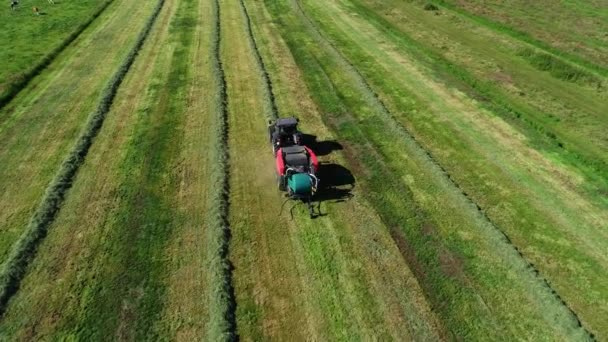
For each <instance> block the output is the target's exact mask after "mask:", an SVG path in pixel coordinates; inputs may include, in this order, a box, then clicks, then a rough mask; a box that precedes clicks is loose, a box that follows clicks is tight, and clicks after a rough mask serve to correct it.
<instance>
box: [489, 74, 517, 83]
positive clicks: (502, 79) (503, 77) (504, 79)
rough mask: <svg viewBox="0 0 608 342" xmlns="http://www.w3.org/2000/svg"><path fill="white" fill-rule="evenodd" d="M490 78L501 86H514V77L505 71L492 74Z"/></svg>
mask: <svg viewBox="0 0 608 342" xmlns="http://www.w3.org/2000/svg"><path fill="white" fill-rule="evenodd" d="M490 78H491V79H493V80H495V81H497V82H498V83H501V84H506V85H512V84H513V77H511V75H509V74H507V73H506V72H504V71H496V72H494V73H492V74H490Z"/></svg>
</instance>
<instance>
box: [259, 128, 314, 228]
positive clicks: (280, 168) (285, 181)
mask: <svg viewBox="0 0 608 342" xmlns="http://www.w3.org/2000/svg"><path fill="white" fill-rule="evenodd" d="M297 124H298V120H297V119H295V118H287V119H278V120H277V121H276V123H274V124H271V125H270V126H269V133H270V141H271V143H272V146H273V152H274V155H275V158H276V168H277V182H278V186H279V190H280V191H287V195H288V199H293V200H301V201H302V202H304V203H306V204H307V205H308V211H309V212H310V216H311V217H314V208H313V205H312V198H313V196H314V194H315V192H316V191H317V187H318V185H319V179H318V178H317V176H316V174H317V171H318V170H319V161H318V160H317V156H316V155H315V153H314V152H313V151H312V150H311V149H310V148H309V147H307V146H303V145H300V144H301V143H302V134H301V133H300V132H298V130H297ZM292 209H293V208H292Z"/></svg>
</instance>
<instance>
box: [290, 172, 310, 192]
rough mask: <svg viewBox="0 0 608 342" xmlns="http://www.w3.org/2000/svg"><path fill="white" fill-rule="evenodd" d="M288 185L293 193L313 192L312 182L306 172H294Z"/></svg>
mask: <svg viewBox="0 0 608 342" xmlns="http://www.w3.org/2000/svg"><path fill="white" fill-rule="evenodd" d="M287 186H288V187H289V190H290V191H291V193H292V194H296V195H309V194H310V193H311V192H312V182H311V181H310V176H309V175H308V174H306V173H296V174H293V175H292V176H291V177H289V179H288V180H287Z"/></svg>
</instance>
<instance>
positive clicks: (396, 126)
mask: <svg viewBox="0 0 608 342" xmlns="http://www.w3.org/2000/svg"><path fill="white" fill-rule="evenodd" d="M293 3H294V4H295V8H296V10H297V11H298V12H299V13H300V14H301V16H302V18H304V20H305V22H306V23H307V25H309V27H310V28H311V30H312V31H313V32H314V34H315V35H316V36H317V38H318V41H319V42H321V43H322V44H324V45H325V46H326V47H328V49H329V52H330V53H332V54H333V55H334V56H335V57H336V58H337V60H338V61H339V62H340V63H342V64H343V65H344V66H345V67H346V69H347V70H350V72H351V73H352V75H353V77H354V78H355V79H357V80H358V82H359V86H360V88H361V89H362V90H363V91H364V92H365V93H366V94H367V95H368V98H369V99H370V100H371V103H373V104H374V105H375V107H376V109H377V110H378V112H380V113H382V114H383V116H382V119H383V120H384V122H385V126H386V127H388V128H390V129H391V130H392V131H393V133H395V135H397V136H399V137H400V138H402V139H404V140H405V141H410V142H411V143H412V144H413V145H414V146H415V148H416V149H417V150H419V151H420V152H421V153H423V154H424V155H425V156H426V158H427V159H428V161H429V162H430V164H431V165H432V166H433V167H435V168H436V169H437V170H439V173H440V174H441V175H443V176H444V177H445V179H446V180H447V181H448V183H449V184H450V185H451V186H452V187H454V188H455V189H457V191H458V192H459V193H460V194H461V195H462V197H463V198H464V199H465V200H466V202H467V203H468V204H469V207H471V208H472V209H473V208H474V209H475V210H476V211H477V213H478V215H480V217H482V218H483V220H484V221H485V222H486V223H487V224H488V225H489V226H490V227H491V228H493V229H494V230H495V231H496V232H498V233H499V234H500V235H501V236H502V238H503V241H504V242H505V243H506V244H507V245H509V246H510V247H511V248H513V250H514V251H515V252H516V253H517V255H518V256H519V258H520V260H521V261H522V262H523V263H524V264H525V265H526V267H527V268H528V269H529V270H530V272H531V273H533V274H534V276H535V277H536V279H538V281H540V282H541V284H542V285H543V287H545V288H546V289H547V291H549V292H550V293H551V294H552V295H553V296H554V298H555V299H556V300H557V301H558V302H559V303H560V304H561V305H562V306H563V307H564V308H565V309H566V310H567V311H568V312H569V314H570V316H571V318H572V319H573V320H574V321H575V322H576V325H577V326H578V327H580V328H582V329H583V330H584V332H585V334H586V335H588V336H589V337H591V338H593V337H594V336H593V334H591V332H590V331H589V330H588V329H587V328H586V327H585V326H583V324H582V322H581V320H580V319H579V317H578V315H577V314H576V312H574V310H573V309H572V308H571V307H570V306H569V305H568V304H567V303H566V302H565V301H564V300H563V299H562V297H561V296H560V295H559V294H558V293H557V291H555V289H553V288H552V287H551V284H550V283H549V281H548V280H547V279H546V278H545V277H543V276H542V274H541V273H540V271H539V270H538V269H537V268H536V267H535V266H534V265H533V264H532V263H530V262H529V261H528V260H527V259H526V258H525V256H524V255H523V253H522V252H521V251H520V249H519V248H518V247H517V246H516V245H514V244H513V242H512V241H511V239H510V238H509V236H508V235H507V234H506V233H505V232H504V231H503V230H501V229H500V228H499V227H498V226H497V225H495V224H494V222H492V220H491V219H490V218H489V217H488V216H487V214H486V213H485V211H484V210H483V208H481V207H480V206H479V205H478V204H477V203H476V202H475V201H474V200H473V199H472V198H471V197H470V196H469V195H468V194H467V193H466V192H465V191H464V190H463V189H462V188H461V187H460V186H459V185H458V183H456V181H455V180H454V179H453V177H452V176H451V175H450V174H449V173H448V172H447V170H446V169H445V168H443V166H441V164H439V162H438V161H437V160H436V159H435V158H434V157H433V155H432V154H431V153H430V152H429V151H427V150H426V149H424V147H423V146H422V145H421V144H420V143H419V142H418V140H417V139H416V137H414V136H413V135H412V134H411V132H410V131H409V130H408V129H407V128H406V127H404V126H403V125H402V124H401V123H399V122H398V121H397V120H395V118H394V116H393V114H392V113H391V112H390V111H389V110H388V108H387V107H386V105H385V104H384V103H383V102H382V100H381V99H380V98H379V97H378V95H377V94H376V93H375V92H374V90H373V89H372V88H371V86H370V85H369V84H368V83H367V81H366V80H365V78H364V77H363V75H362V74H361V73H360V72H359V71H358V70H357V68H356V67H355V66H354V65H353V64H352V63H351V62H350V61H349V60H348V59H347V58H346V57H344V56H343V55H342V53H341V52H340V51H339V50H338V48H337V47H336V46H335V45H334V44H333V43H332V42H331V41H330V40H329V39H327V38H325V36H324V35H323V34H322V33H321V31H320V29H319V28H318V27H317V26H316V24H315V23H314V22H313V21H312V19H310V17H309V16H308V15H307V14H306V12H305V10H304V9H303V8H302V6H301V3H300V0H293Z"/></svg>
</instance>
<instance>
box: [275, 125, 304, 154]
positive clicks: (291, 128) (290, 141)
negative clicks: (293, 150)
mask: <svg viewBox="0 0 608 342" xmlns="http://www.w3.org/2000/svg"><path fill="white" fill-rule="evenodd" d="M298 122H299V120H298V119H297V118H294V117H291V118H281V119H277V120H276V121H275V122H274V123H273V122H270V123H269V125H268V135H269V138H270V143H271V144H272V152H273V153H274V154H275V155H276V153H277V150H278V149H279V148H281V147H287V146H292V145H301V144H302V133H300V132H299V131H298Z"/></svg>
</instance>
